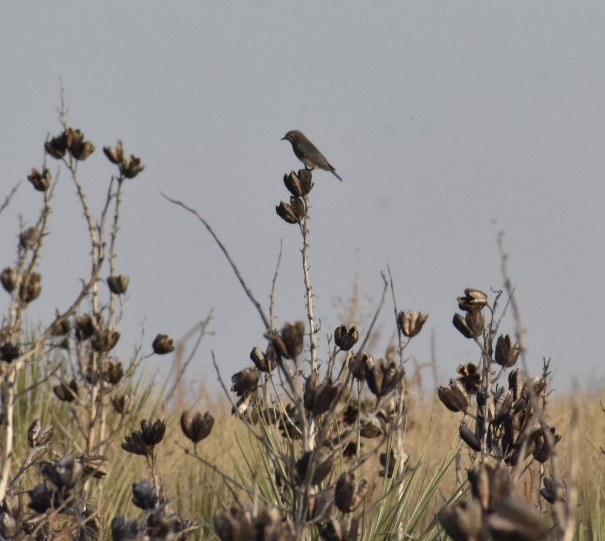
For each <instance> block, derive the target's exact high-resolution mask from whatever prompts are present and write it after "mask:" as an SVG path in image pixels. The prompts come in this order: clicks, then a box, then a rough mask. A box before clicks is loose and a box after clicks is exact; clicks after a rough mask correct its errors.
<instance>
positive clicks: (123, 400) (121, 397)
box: [111, 393, 132, 415]
mask: <svg viewBox="0 0 605 541" xmlns="http://www.w3.org/2000/svg"><path fill="white" fill-rule="evenodd" d="M131 400H132V396H131V395H130V393H126V394H117V395H114V396H112V397H111V405H112V406H113V409H114V410H115V412H116V413H118V414H120V415H125V414H126V413H129V412H130V410H129V408H128V406H129V405H130V402H131Z"/></svg>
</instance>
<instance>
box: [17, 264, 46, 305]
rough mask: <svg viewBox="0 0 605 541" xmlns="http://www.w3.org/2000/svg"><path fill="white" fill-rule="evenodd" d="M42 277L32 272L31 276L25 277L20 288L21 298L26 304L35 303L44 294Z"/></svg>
mask: <svg viewBox="0 0 605 541" xmlns="http://www.w3.org/2000/svg"><path fill="white" fill-rule="evenodd" d="M41 281H42V275H40V274H38V273H37V272H32V273H31V274H30V275H29V276H28V275H25V276H24V277H23V281H22V282H21V286H20V287H19V298H20V299H21V302H23V303H24V304H29V303H30V302H32V301H35V300H36V299H37V298H38V297H39V296H40V293H42V284H41Z"/></svg>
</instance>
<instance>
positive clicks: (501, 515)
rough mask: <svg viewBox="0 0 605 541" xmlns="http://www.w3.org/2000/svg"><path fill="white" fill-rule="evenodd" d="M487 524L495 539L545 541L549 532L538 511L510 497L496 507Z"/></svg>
mask: <svg viewBox="0 0 605 541" xmlns="http://www.w3.org/2000/svg"><path fill="white" fill-rule="evenodd" d="M487 523H488V526H489V531H490V533H491V535H492V537H493V539H503V540H504V539H514V540H515V541H537V540H538V539H543V538H544V536H545V535H546V533H547V532H548V530H549V526H548V524H547V523H546V521H545V520H544V518H543V516H542V515H541V514H540V513H539V511H538V510H537V509H535V508H534V507H532V506H530V505H528V504H527V503H525V502H523V501H520V500H517V499H514V498H513V497H510V496H509V497H507V498H504V499H502V500H500V501H499V502H498V503H497V504H495V505H494V510H493V513H491V514H490V515H489V516H488V517H487Z"/></svg>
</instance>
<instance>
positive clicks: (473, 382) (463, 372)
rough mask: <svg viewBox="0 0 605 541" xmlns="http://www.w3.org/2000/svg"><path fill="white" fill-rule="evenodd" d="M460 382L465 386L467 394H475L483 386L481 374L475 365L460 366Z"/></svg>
mask: <svg viewBox="0 0 605 541" xmlns="http://www.w3.org/2000/svg"><path fill="white" fill-rule="evenodd" d="M458 374H460V375H459V376H458V378H457V379H458V380H459V381H460V382H461V383H462V385H464V389H465V390H466V392H467V393H470V394H475V393H476V392H477V391H478V390H479V387H480V385H481V374H480V373H479V368H478V367H477V365H475V364H473V363H468V364H461V365H460V366H458Z"/></svg>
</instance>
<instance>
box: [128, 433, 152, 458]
mask: <svg viewBox="0 0 605 541" xmlns="http://www.w3.org/2000/svg"><path fill="white" fill-rule="evenodd" d="M124 440H125V441H123V442H122V449H124V451H126V452H127V453H132V454H133V455H141V456H149V455H150V454H151V450H152V448H153V446H151V445H148V444H147V443H145V441H143V433H142V432H141V431H140V430H135V431H134V432H132V434H130V436H126V437H125V438H124Z"/></svg>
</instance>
